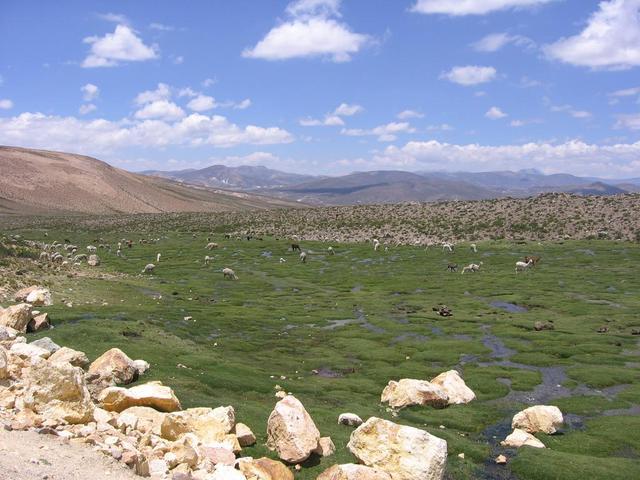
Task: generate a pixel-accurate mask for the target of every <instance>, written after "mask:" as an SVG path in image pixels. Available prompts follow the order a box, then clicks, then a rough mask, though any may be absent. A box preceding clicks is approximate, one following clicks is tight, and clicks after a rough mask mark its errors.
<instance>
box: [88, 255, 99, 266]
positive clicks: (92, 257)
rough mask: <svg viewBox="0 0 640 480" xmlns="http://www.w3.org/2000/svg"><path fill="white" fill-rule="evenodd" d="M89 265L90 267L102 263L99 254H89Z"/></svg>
mask: <svg viewBox="0 0 640 480" xmlns="http://www.w3.org/2000/svg"><path fill="white" fill-rule="evenodd" d="M87 265H89V266H90V267H97V266H98V265H100V257H99V256H98V255H95V254H94V255H89V259H88V260H87Z"/></svg>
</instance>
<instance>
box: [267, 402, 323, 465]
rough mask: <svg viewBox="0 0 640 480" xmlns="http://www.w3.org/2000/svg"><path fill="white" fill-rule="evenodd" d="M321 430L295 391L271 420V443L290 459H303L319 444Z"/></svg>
mask: <svg viewBox="0 0 640 480" xmlns="http://www.w3.org/2000/svg"><path fill="white" fill-rule="evenodd" d="M319 440H320V432H319V431H318V428H317V427H316V424H315V423H313V419H312V418H311V416H310V415H309V414H308V413H307V411H306V410H305V408H304V406H303V405H302V403H300V401H299V400H298V399H297V398H295V397H294V396H293V395H287V396H286V397H284V398H283V399H282V400H280V401H279V402H278V403H277V404H276V406H275V408H274V409H273V411H272V412H271V415H269V420H268V422H267V447H269V448H270V449H271V450H275V451H276V452H277V453H278V457H280V459H282V460H284V461H285V462H289V463H300V462H303V461H305V460H306V459H307V458H309V455H311V452H313V450H315V449H316V448H317V446H318V441H319Z"/></svg>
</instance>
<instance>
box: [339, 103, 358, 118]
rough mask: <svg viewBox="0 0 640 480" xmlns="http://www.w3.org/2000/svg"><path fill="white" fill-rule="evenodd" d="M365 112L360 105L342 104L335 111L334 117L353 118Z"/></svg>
mask: <svg viewBox="0 0 640 480" xmlns="http://www.w3.org/2000/svg"><path fill="white" fill-rule="evenodd" d="M363 111H364V108H362V106H360V105H350V104H348V103H341V104H340V105H338V106H337V107H336V109H335V110H334V111H333V114H334V115H338V116H340V117H351V116H353V115H355V114H356V113H361V112H363Z"/></svg>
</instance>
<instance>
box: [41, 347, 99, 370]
mask: <svg viewBox="0 0 640 480" xmlns="http://www.w3.org/2000/svg"><path fill="white" fill-rule="evenodd" d="M49 361H50V362H67V363H70V364H71V365H73V366H74V367H80V368H83V369H84V368H87V366H88V365H89V359H88V358H87V355H86V354H85V353H84V352H80V351H78V350H73V349H72V348H68V347H62V348H60V349H59V350H57V351H56V352H55V353H54V354H53V355H51V356H50V357H49Z"/></svg>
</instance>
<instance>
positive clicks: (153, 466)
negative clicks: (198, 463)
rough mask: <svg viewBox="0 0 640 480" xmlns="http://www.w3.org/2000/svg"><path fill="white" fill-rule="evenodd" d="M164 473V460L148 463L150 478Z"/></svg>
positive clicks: (165, 463)
mask: <svg viewBox="0 0 640 480" xmlns="http://www.w3.org/2000/svg"><path fill="white" fill-rule="evenodd" d="M92 256H93V255H92ZM89 258H91V257H89ZM166 473H169V465H167V462H165V461H164V459H159V458H154V459H153V460H151V461H150V462H149V474H150V475H151V476H152V477H153V476H159V477H162V476H163V475H165V474H166Z"/></svg>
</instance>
